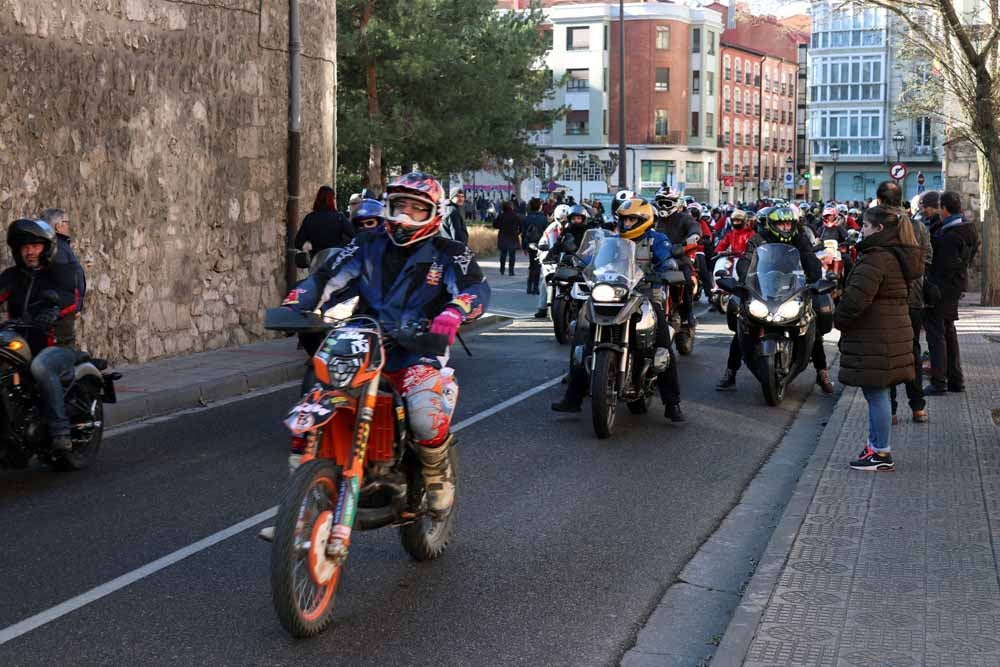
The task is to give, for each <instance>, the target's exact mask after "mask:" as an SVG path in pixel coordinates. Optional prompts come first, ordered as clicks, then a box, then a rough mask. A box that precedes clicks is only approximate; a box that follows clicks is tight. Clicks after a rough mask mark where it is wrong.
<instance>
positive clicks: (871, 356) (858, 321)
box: [833, 218, 923, 388]
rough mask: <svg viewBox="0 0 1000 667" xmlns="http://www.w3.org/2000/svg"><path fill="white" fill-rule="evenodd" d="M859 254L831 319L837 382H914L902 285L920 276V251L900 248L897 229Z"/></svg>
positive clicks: (874, 237)
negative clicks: (837, 341) (836, 350)
mask: <svg viewBox="0 0 1000 667" xmlns="http://www.w3.org/2000/svg"><path fill="white" fill-rule="evenodd" d="M901 224H910V223H909V220H907V219H906V218H904V219H903V220H902V222H901ZM858 251H859V252H860V253H861V255H860V257H859V258H858V262H857V264H856V265H855V266H854V270H853V271H851V274H850V275H849V276H848V278H847V285H846V286H845V287H844V293H843V295H842V296H841V297H840V303H839V304H838V305H837V310H836V311H835V312H834V315H833V322H834V325H835V326H836V327H837V328H838V329H840V332H841V335H840V345H839V347H840V353H841V357H840V381H841V383H843V384H845V385H848V386H852V387H874V388H885V387H891V386H893V385H897V384H900V383H902V382H907V381H909V380H912V379H913V378H914V368H913V329H912V327H911V326H910V314H909V308H908V305H907V301H908V296H909V295H908V289H907V283H908V282H910V281H913V280H915V279H916V278H917V277H918V276H919V275H920V274H921V273H922V272H923V257H922V253H921V251H920V248H916V247H908V246H904V245H902V243H901V242H900V240H899V228H898V226H887V227H885V228H884V229H883V230H882V231H880V232H878V233H876V234H872V235H871V236H869V237H868V238H866V239H864V240H863V241H862V242H861V243H859V244H858ZM897 257H898V259H897Z"/></svg>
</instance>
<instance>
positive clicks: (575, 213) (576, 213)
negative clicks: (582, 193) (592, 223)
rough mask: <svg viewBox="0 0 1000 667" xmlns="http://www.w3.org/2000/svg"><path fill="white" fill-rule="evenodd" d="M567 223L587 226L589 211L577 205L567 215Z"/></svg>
mask: <svg viewBox="0 0 1000 667" xmlns="http://www.w3.org/2000/svg"><path fill="white" fill-rule="evenodd" d="M573 218H579V220H575V221H574V220H573ZM566 221H567V223H568V224H570V225H585V224H587V209H585V208H584V207H583V206H581V205H580V204H576V205H574V206H572V207H570V209H569V213H568V214H567V215H566Z"/></svg>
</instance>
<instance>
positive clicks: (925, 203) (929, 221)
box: [920, 190, 941, 305]
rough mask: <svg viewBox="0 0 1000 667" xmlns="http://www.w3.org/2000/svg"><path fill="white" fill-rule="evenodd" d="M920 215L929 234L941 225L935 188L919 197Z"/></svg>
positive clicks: (938, 198) (939, 205) (937, 194)
mask: <svg viewBox="0 0 1000 667" xmlns="http://www.w3.org/2000/svg"><path fill="white" fill-rule="evenodd" d="M920 217H921V218H922V221H923V223H924V226H925V227H927V231H928V232H929V233H930V234H931V235H933V234H935V233H937V231H938V228H939V227H940V226H941V193H940V192H938V191H937V190H928V191H927V192H925V193H924V194H923V196H922V197H921V198H920ZM928 305H930V304H928Z"/></svg>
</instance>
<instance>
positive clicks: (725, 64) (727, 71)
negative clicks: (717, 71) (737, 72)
mask: <svg viewBox="0 0 1000 667" xmlns="http://www.w3.org/2000/svg"><path fill="white" fill-rule="evenodd" d="M722 78H723V79H724V80H726V81H731V80H732V78H733V62H732V60H731V59H730V57H729V55H728V54H727V55H724V56H722Z"/></svg>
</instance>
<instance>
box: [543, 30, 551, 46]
mask: <svg viewBox="0 0 1000 667" xmlns="http://www.w3.org/2000/svg"><path fill="white" fill-rule="evenodd" d="M542 41H543V43H544V44H545V50H546V51H551V50H552V30H551V29H550V30H543V31H542Z"/></svg>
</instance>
